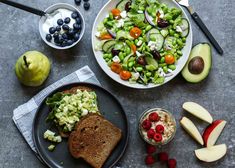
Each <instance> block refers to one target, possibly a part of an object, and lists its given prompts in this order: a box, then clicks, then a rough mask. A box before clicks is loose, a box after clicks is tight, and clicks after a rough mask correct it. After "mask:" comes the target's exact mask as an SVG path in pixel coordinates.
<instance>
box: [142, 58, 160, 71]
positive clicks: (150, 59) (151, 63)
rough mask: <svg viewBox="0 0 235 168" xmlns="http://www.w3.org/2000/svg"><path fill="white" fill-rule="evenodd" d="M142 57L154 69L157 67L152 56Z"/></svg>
mask: <svg viewBox="0 0 235 168" xmlns="http://www.w3.org/2000/svg"><path fill="white" fill-rule="evenodd" d="M144 59H145V61H146V63H147V64H148V65H153V66H154V67H155V68H156V69H157V68H158V63H157V61H156V60H155V59H154V58H152V57H148V56H147V57H144Z"/></svg>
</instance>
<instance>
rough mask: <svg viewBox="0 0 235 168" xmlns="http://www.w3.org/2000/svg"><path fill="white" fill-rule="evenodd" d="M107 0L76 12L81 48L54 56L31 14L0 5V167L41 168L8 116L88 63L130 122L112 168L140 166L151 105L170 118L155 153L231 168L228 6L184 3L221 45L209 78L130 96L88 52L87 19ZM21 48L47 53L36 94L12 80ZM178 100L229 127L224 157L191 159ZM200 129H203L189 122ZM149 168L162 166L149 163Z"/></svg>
mask: <svg viewBox="0 0 235 168" xmlns="http://www.w3.org/2000/svg"><path fill="white" fill-rule="evenodd" d="M106 1H107V0H99V1H95V0H90V2H91V9H90V10H89V11H87V12H85V11H84V10H83V8H82V7H81V6H80V7H79V9H81V11H82V13H83V14H84V16H85V20H86V26H87V29H86V32H85V36H84V38H83V40H82V42H81V43H80V44H79V45H78V46H76V47H75V48H74V49H72V50H68V51H56V50H53V49H51V48H49V47H48V46H47V45H45V44H44V43H43V41H42V40H41V38H40V35H39V32H38V20H39V17H38V16H34V15H31V14H28V13H26V12H23V11H21V10H17V9H14V8H12V7H8V6H6V5H3V4H0V27H1V31H0V71H1V73H0V92H1V98H0V109H1V110H0V168H23V167H25V168H31V167H34V168H41V167H44V166H43V165H42V164H41V163H40V162H39V160H38V159H37V158H36V157H35V156H34V154H33V152H32V151H31V150H30V148H29V147H28V145H27V144H26V142H25V141H24V140H23V138H22V137H21V135H20V134H19V132H18V130H17V128H16V127H15V125H14V123H13V121H12V111H13V109H14V108H16V107H17V106H18V105H20V104H22V103H24V102H26V101H27V100H29V99H30V98H31V97H32V96H33V95H35V94H36V93H37V92H38V91H40V90H41V89H42V88H44V87H45V86H47V85H49V84H51V83H53V82H55V81H57V80H58V79H60V78H62V77H63V76H65V75H67V74H69V73H71V72H73V71H75V70H76V69H78V68H80V67H82V66H84V65H86V64H87V65H89V66H90V68H91V69H92V70H93V71H94V72H95V74H96V75H97V77H98V79H99V81H100V82H101V84H102V85H103V87H105V88H106V89H108V90H109V91H111V92H112V93H113V94H114V95H116V97H118V99H119V100H120V101H121V103H122V105H123V106H124V108H125V110H126V113H127V115H128V117H129V121H130V126H131V128H130V130H131V136H130V144H129V146H128V149H127V151H126V153H125V155H124V157H123V158H122V159H121V161H120V163H119V165H120V166H121V167H123V168H142V167H145V165H144V161H143V160H144V156H145V144H144V143H143V142H142V140H141V139H140V137H139V135H138V133H137V121H138V117H139V115H140V114H141V113H142V111H143V110H145V109H146V108H150V107H163V108H166V109H168V110H169V111H171V112H173V114H174V115H175V117H176V119H177V125H178V126H177V127H178V129H177V134H176V136H175V139H174V140H173V141H172V142H171V143H170V144H169V145H167V146H164V147H162V149H158V151H161V150H162V151H168V152H169V153H170V157H173V158H176V159H177V161H178V167H179V168H199V167H204V168H209V167H214V168H232V167H235V127H234V124H235V110H234V109H235V68H234V67H235V66H234V63H235V36H234V34H235V12H234V9H235V1H232V0H223V1H221V0H210V1H204V0H197V1H196V0H194V1H192V0H191V1H190V3H191V4H192V5H193V7H194V8H195V10H196V11H197V12H198V13H199V15H200V16H201V18H202V20H204V21H205V23H206V25H207V26H208V28H209V29H210V31H211V32H212V34H213V35H214V36H215V38H216V39H217V40H218V42H219V43H220V44H221V46H222V48H223V49H224V55H223V56H220V55H218V54H217V53H216V51H215V50H214V49H213V50H212V54H213V67H212V69H211V72H210V75H209V77H208V78H207V79H206V80H205V81H203V82H201V83H199V84H189V83H187V82H185V81H184V79H183V78H182V77H181V75H178V76H177V77H176V78H175V79H174V80H172V81H171V82H169V83H168V84H166V85H164V86H162V87H159V88H155V89H150V90H134V89H130V88H127V87H124V86H121V85H119V84H118V83H116V82H114V81H113V80H112V79H110V78H109V77H108V76H106V75H105V74H104V73H103V71H102V70H101V68H100V67H99V66H98V64H97V62H96V60H95V58H94V55H93V52H92V48H91V36H90V35H91V30H92V24H93V21H94V19H95V17H96V15H97V13H98V11H99V10H100V9H101V7H102V6H103V4H105V3H106ZM19 2H22V3H25V4H28V5H31V6H34V7H38V8H40V9H45V8H47V7H48V6H49V5H52V4H54V3H56V2H67V3H70V4H74V3H73V0H50V1H49V0H40V1H39V0H38V1H28V0H19ZM192 28H193V36H194V38H193V44H196V43H199V42H207V39H206V38H205V36H204V35H203V34H202V32H201V31H200V30H199V29H198V27H197V26H196V25H195V23H194V22H193V21H192ZM27 50H38V51H41V52H43V53H44V54H46V55H47V56H48V57H49V59H50V61H51V63H52V71H51V74H50V77H49V79H48V80H47V81H46V83H45V84H44V85H43V86H41V87H38V88H29V87H24V86H22V85H21V84H20V83H19V82H18V80H17V79H16V76H15V74H14V64H15V62H16V60H17V58H18V57H19V56H20V55H21V54H23V53H24V52H25V51H27ZM185 101H195V102H198V103H200V104H202V105H203V106H205V107H206V108H207V109H208V110H209V111H210V112H211V114H212V115H213V117H214V119H225V120H227V121H228V124H227V126H226V129H225V130H224V132H223V134H222V136H221V137H220V138H219V140H218V144H220V143H226V144H227V146H228V152H227V155H226V157H225V158H224V159H222V160H220V161H218V162H215V163H211V164H206V163H202V162H200V161H198V160H197V159H196V158H195V156H194V153H193V151H194V150H195V149H197V148H199V147H200V146H199V145H198V144H196V143H195V142H194V141H193V140H192V139H191V138H190V137H189V136H188V135H187V134H186V133H185V132H184V131H183V130H182V129H181V128H180V126H179V119H180V118H181V117H182V115H184V112H183V110H182V108H181V105H182V103H183V102H185ZM195 121H196V124H197V126H198V127H199V130H200V131H202V130H203V129H204V127H205V126H206V124H205V123H202V122H200V121H199V120H195ZM153 167H164V166H163V165H160V164H156V166H153Z"/></svg>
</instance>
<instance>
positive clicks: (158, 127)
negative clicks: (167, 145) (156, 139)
mask: <svg viewBox="0 0 235 168" xmlns="http://www.w3.org/2000/svg"><path fill="white" fill-rule="evenodd" d="M155 130H156V132H157V133H160V134H162V133H163V132H164V127H163V125H160V124H159V125H157V126H156V128H155Z"/></svg>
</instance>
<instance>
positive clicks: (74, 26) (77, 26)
mask: <svg viewBox="0 0 235 168" xmlns="http://www.w3.org/2000/svg"><path fill="white" fill-rule="evenodd" d="M73 28H74V29H75V30H80V29H81V25H80V24H77V23H74V24H73Z"/></svg>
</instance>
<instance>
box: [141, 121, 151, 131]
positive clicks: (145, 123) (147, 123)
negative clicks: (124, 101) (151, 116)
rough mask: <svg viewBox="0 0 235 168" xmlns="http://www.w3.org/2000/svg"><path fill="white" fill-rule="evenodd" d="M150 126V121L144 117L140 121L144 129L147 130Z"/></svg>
mask: <svg viewBox="0 0 235 168" xmlns="http://www.w3.org/2000/svg"><path fill="white" fill-rule="evenodd" d="M151 126H152V123H151V122H150V121H149V120H148V119H146V120H144V121H143V122H142V127H143V128H144V129H145V130H149V129H150V128H151Z"/></svg>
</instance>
